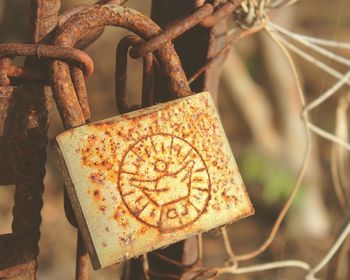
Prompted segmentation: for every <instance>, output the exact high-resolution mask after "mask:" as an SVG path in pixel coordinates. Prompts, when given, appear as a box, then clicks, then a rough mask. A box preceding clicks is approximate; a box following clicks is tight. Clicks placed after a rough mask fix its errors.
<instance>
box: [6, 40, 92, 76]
mask: <svg viewBox="0 0 350 280" xmlns="http://www.w3.org/2000/svg"><path fill="white" fill-rule="evenodd" d="M14 56H26V57H36V58H55V59H62V60H66V61H67V62H69V63H70V64H72V65H74V64H77V65H78V66H82V68H83V70H84V76H85V78H86V79H87V78H88V77H89V76H90V75H91V74H92V73H93V72H94V63H93V61H92V59H91V58H90V56H89V55H87V54H86V53H85V52H83V51H81V50H78V49H75V48H67V47H57V46H49V45H35V44H20V43H4V44H0V57H14Z"/></svg>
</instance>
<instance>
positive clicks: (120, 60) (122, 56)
mask: <svg viewBox="0 0 350 280" xmlns="http://www.w3.org/2000/svg"><path fill="white" fill-rule="evenodd" d="M141 43H143V40H142V39H141V38H140V37H138V36H136V35H128V36H126V37H124V38H123V39H122V40H120V42H119V44H118V47H117V53H116V68H115V69H116V70H115V96H116V101H117V107H118V110H119V113H121V114H123V113H127V112H130V111H133V110H136V109H139V108H140V106H138V105H134V106H130V105H128V103H127V100H126V80H127V65H128V53H129V48H130V47H132V46H136V45H139V44H141ZM153 68H154V60H153V54H152V53H149V54H146V55H145V56H144V57H143V78H142V80H143V81H142V107H147V106H150V105H152V104H153Z"/></svg>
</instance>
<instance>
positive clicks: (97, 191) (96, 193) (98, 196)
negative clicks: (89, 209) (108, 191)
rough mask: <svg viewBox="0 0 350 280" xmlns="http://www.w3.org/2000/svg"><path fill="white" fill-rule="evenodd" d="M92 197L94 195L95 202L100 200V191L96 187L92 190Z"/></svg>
mask: <svg viewBox="0 0 350 280" xmlns="http://www.w3.org/2000/svg"><path fill="white" fill-rule="evenodd" d="M93 197H94V200H95V202H98V201H100V199H101V192H100V190H98V189H96V190H94V192H93Z"/></svg>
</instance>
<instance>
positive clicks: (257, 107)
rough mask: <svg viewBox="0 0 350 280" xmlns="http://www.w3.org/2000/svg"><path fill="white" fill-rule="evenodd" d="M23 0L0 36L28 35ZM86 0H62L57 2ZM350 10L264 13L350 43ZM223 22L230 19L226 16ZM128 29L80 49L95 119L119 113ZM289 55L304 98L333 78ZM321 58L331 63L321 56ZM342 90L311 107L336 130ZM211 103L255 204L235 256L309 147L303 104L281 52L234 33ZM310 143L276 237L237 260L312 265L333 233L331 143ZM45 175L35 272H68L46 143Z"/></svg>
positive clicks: (311, 4)
mask: <svg viewBox="0 0 350 280" xmlns="http://www.w3.org/2000/svg"><path fill="white" fill-rule="evenodd" d="M28 2H29V1H22V0H2V1H0V38H1V39H0V40H1V42H25V41H26V34H27V32H26V28H27V22H28V16H27V11H28V4H29V3H28ZM93 2H94V1H90V0H89V1H87V0H85V1H83V0H80V1H79V0H69V1H68V0H63V1H62V8H61V10H62V11H64V10H66V9H69V8H70V7H73V6H75V5H78V4H92V3H93ZM127 6H128V7H131V8H134V9H136V10H139V11H141V12H142V13H144V14H146V15H149V13H150V7H151V1H150V0H144V1H137V0H130V1H128V3H127ZM347 11H350V1H347V0H334V1H327V0H301V1H299V2H298V3H297V4H295V5H292V6H290V7H283V8H281V9H277V10H274V11H272V12H271V13H270V14H269V16H270V18H271V20H272V21H273V22H276V23H278V24H279V25H281V26H283V27H285V28H287V29H289V30H292V31H295V32H298V33H302V34H307V35H310V36H315V37H321V38H328V39H332V40H339V41H347V42H349V41H350V38H349V30H350V13H349V12H347ZM230 24H231V25H233V21H232V22H230ZM126 34H127V32H126V31H125V30H121V29H116V28H107V29H106V31H105V33H104V34H103V36H102V37H101V38H100V39H99V40H98V41H97V42H96V43H95V44H93V45H92V46H91V47H89V48H88V49H87V50H86V51H87V52H88V53H89V54H90V55H91V56H92V58H93V59H94V62H95V72H94V75H93V76H92V77H91V78H90V79H89V80H88V81H87V87H88V93H89V100H90V105H91V109H92V116H93V120H100V119H103V118H107V117H111V116H113V115H116V114H118V112H117V109H116V106H115V99H114V67H115V65H114V60H115V48H116V44H117V42H118V41H119V40H120V39H121V38H122V37H123V36H124V35H126ZM341 54H342V55H344V56H350V51H349V50H348V51H346V50H344V51H343V52H341ZM293 58H295V61H296V63H297V66H298V70H299V72H300V77H301V80H302V83H303V86H304V89H305V94H306V96H307V100H308V101H310V100H313V99H314V98H316V97H317V96H319V95H320V94H321V93H322V92H324V91H325V90H326V89H327V88H329V87H330V86H331V85H333V84H334V82H335V80H334V79H333V78H330V77H329V76H327V75H326V74H324V73H323V72H320V71H319V70H317V68H315V67H314V66H312V65H310V64H308V63H306V62H305V61H302V60H300V59H299V58H297V57H294V56H293ZM20 62H21V61H20V60H18V63H20ZM129 63H130V64H129V76H128V89H127V93H128V100H129V101H130V103H132V104H138V103H139V102H140V93H141V80H142V72H141V71H142V61H141V60H131V59H130V60H129ZM326 63H330V62H329V61H327V60H326ZM337 69H339V70H345V68H339V67H338V68H337ZM346 90H347V91H348V90H349V89H345V90H343V91H339V93H338V94H336V95H335V96H334V97H332V98H331V99H330V100H329V101H328V102H326V103H325V104H323V105H322V106H320V107H318V108H317V109H316V110H315V111H314V112H313V113H312V119H313V121H314V122H315V123H316V124H317V125H319V126H321V127H322V128H324V129H325V130H327V131H330V132H333V131H334V129H335V125H334V123H335V115H336V105H337V102H338V100H339V97H340V96H341V94H345V93H346ZM51 106H52V110H51V111H50V129H49V134H50V139H52V138H53V137H55V135H57V134H58V133H60V132H61V131H62V130H63V127H62V124H61V122H60V119H59V116H58V113H57V110H56V108H55V105H54V102H53V100H52V102H51ZM218 107H219V110H220V114H221V117H222V122H223V125H224V128H225V131H226V134H227V136H228V138H229V140H230V143H231V147H232V150H233V152H234V154H235V157H236V160H237V162H238V166H239V168H240V170H241V173H242V176H243V179H244V181H245V183H246V187H247V189H248V192H249V194H250V196H251V199H252V202H253V204H254V206H255V210H256V214H255V216H254V217H250V218H247V219H245V220H242V221H240V222H238V223H236V224H234V225H230V226H228V232H229V235H230V239H231V242H232V246H233V248H234V252H235V253H237V254H241V253H245V252H248V251H251V250H253V249H255V248H257V247H258V246H259V245H260V244H261V243H262V242H263V241H264V240H265V239H266V237H267V236H268V234H269V232H270V229H271V227H272V225H273V223H274V221H275V219H276V217H277V215H278V213H279V211H280V210H281V208H282V206H283V204H284V202H285V201H286V199H287V197H288V195H289V193H290V191H291V189H292V186H293V184H294V182H295V180H296V177H297V173H298V171H299V168H300V165H301V162H302V157H303V153H304V151H305V148H306V144H305V143H306V142H305V131H304V127H303V123H302V121H301V118H300V111H301V109H302V107H301V103H300V100H299V96H298V93H297V90H296V85H295V81H294V78H293V75H292V72H291V70H290V68H289V66H288V63H287V61H286V59H285V58H284V56H283V54H282V52H281V51H280V50H278V48H276V46H275V45H274V44H273V42H272V41H271V39H270V38H269V37H268V36H266V34H264V33H259V34H255V35H253V36H251V37H249V38H246V39H244V40H242V41H240V42H239V43H238V44H237V45H236V46H235V47H234V48H233V49H232V51H231V52H230V53H229V55H228V57H227V60H226V62H225V65H224V69H223V73H222V77H221V82H220V89H219V103H218ZM348 117H349V116H348V115H347V118H348ZM313 141H314V145H313V150H312V156H311V160H310V162H309V165H308V168H307V172H306V177H305V179H304V180H303V183H302V189H301V191H300V192H299V194H298V196H297V199H296V200H295V202H294V204H293V207H292V209H291V211H290V213H289V214H288V215H287V218H286V220H285V222H284V223H283V224H282V227H281V229H280V231H279V233H278V235H277V237H276V239H275V241H274V242H273V243H272V245H271V246H270V247H269V249H268V250H267V251H266V252H265V253H263V254H261V255H260V256H258V257H257V258H255V259H253V260H251V261H248V262H245V263H244V264H247V265H249V264H256V263H261V262H267V261H272V260H283V259H286V258H288V259H301V260H304V261H306V262H308V263H310V264H316V263H318V262H319V261H320V260H321V258H322V257H323V256H324V254H326V252H327V251H328V249H329V248H330V246H331V245H332V244H333V242H334V239H335V238H336V236H338V235H339V232H340V230H341V228H342V226H343V224H344V221H345V218H346V214H344V211H342V209H341V207H340V206H339V202H338V199H337V197H336V195H335V192H334V188H333V183H332V178H331V173H330V161H331V144H330V143H329V142H328V141H326V140H324V139H321V138H319V137H313ZM0 172H1V171H0ZM347 172H349V170H347ZM349 178H350V175H349ZM45 183H46V188H45V193H44V208H43V210H42V216H43V222H42V226H41V241H40V258H39V272H38V278H39V279H73V277H74V269H75V246H76V244H75V242H76V238H75V229H74V228H73V227H72V226H71V225H70V224H69V223H68V221H67V220H66V218H65V215H64V210H63V183H62V180H61V177H60V174H59V172H58V170H57V166H56V164H55V160H54V158H53V156H52V154H51V151H50V148H48V163H47V175H46V179H45ZM347 183H348V184H350V183H349V181H347ZM347 187H348V189H349V187H350V186H347ZM13 191H14V188H13V187H11V186H9V187H1V188H0V233H8V232H10V231H11V220H12V214H11V211H12V206H13V203H12V201H13ZM347 194H348V195H349V194H350V192H348V193H347ZM0 250H1V248H0ZM204 255H205V260H204V263H205V264H206V265H208V266H215V265H222V264H223V263H224V262H225V260H226V259H227V256H226V254H225V250H224V245H223V242H222V237H221V236H220V234H219V231H216V230H214V231H212V232H208V233H206V234H205V235H204ZM346 260H347V259H346ZM347 261H348V260H347ZM122 266H123V264H121V265H115V266H112V267H110V268H106V269H102V270H101V271H98V272H93V271H92V272H91V279H118V275H120V272H121V269H122ZM302 275H303V272H300V271H298V270H294V269H293V270H292V269H285V270H280V271H268V272H260V273H254V274H246V275H237V276H232V275H228V276H227V275H226V276H222V277H221V278H220V279H242V280H245V279H247V280H248V279H301V277H302ZM320 277H322V278H323V279H328V278H327V271H326V270H324V271H322V273H320ZM339 279H345V278H339Z"/></svg>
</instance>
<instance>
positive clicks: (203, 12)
mask: <svg viewBox="0 0 350 280" xmlns="http://www.w3.org/2000/svg"><path fill="white" fill-rule="evenodd" d="M213 11H214V7H213V6H212V5H211V4H209V3H207V4H204V5H203V6H202V7H200V8H199V9H198V10H196V11H195V12H193V13H192V14H190V15H189V16H188V17H186V18H184V19H182V20H179V21H177V22H175V24H173V25H171V26H169V27H167V29H166V30H164V31H163V32H162V33H161V34H160V35H158V36H157V37H154V38H152V39H150V40H148V41H147V42H146V43H144V44H142V45H140V46H136V47H133V48H132V49H131V50H130V55H131V57H133V58H138V57H142V56H144V55H146V54H147V53H150V52H154V51H155V50H157V49H158V48H159V47H161V46H163V45H164V44H165V43H168V42H171V41H172V40H173V39H175V38H177V37H178V36H180V35H181V34H183V33H185V32H186V31H187V30H189V29H191V28H193V27H194V26H195V25H197V24H198V23H200V22H201V21H202V20H203V19H204V18H206V17H207V16H209V15H210V14H211V13H212V12H213Z"/></svg>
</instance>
